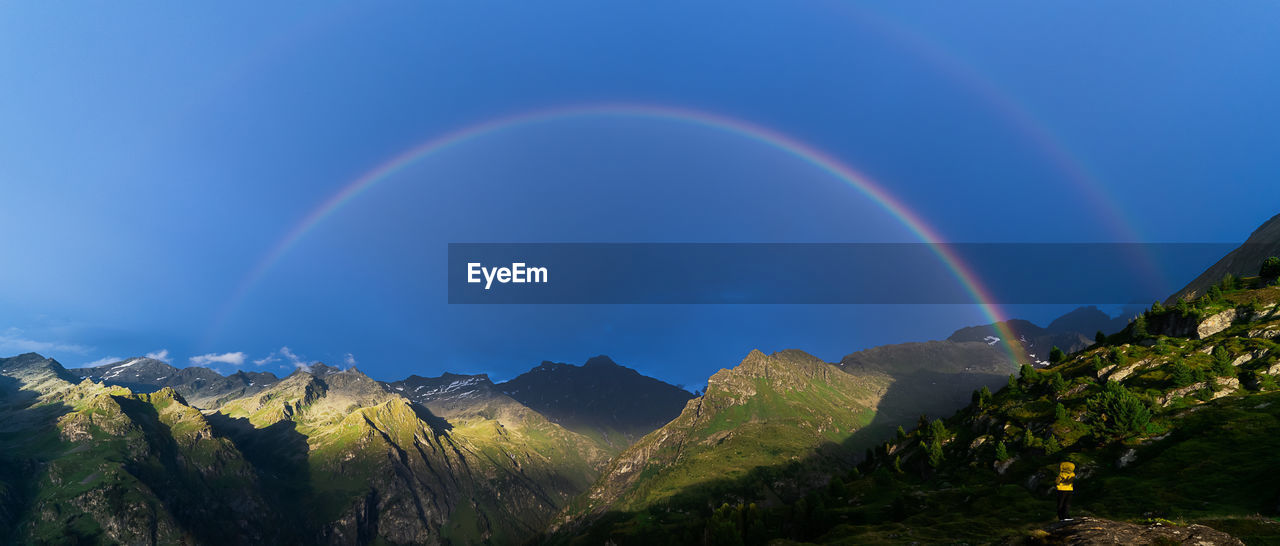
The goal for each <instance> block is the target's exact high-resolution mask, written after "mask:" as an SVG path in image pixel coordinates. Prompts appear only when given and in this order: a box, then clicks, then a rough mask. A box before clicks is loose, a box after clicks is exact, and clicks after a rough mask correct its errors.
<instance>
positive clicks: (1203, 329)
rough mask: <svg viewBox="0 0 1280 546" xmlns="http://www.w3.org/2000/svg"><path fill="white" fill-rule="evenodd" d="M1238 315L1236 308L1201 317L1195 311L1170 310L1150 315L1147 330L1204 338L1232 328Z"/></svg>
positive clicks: (1164, 334)
mask: <svg viewBox="0 0 1280 546" xmlns="http://www.w3.org/2000/svg"><path fill="white" fill-rule="evenodd" d="M1238 316H1239V313H1238V312H1237V311H1236V310H1235V309H1227V310H1225V311H1222V312H1220V313H1216V314H1214V315H1211V316H1208V317H1200V316H1199V315H1197V314H1194V313H1193V314H1189V315H1181V314H1179V313H1177V312H1175V311H1170V312H1167V313H1164V314H1161V315H1156V316H1153V317H1150V318H1149V319H1148V322H1149V324H1148V326H1147V330H1148V331H1149V332H1151V333H1152V334H1156V335H1163V336H1169V337H1185V338H1190V339H1204V338H1207V337H1209V336H1211V335H1214V334H1216V333H1218V332H1221V331H1223V330H1226V329H1227V328H1230V327H1231V325H1232V323H1234V321H1235V320H1236V318H1237V317H1238Z"/></svg>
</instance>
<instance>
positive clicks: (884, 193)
mask: <svg viewBox="0 0 1280 546" xmlns="http://www.w3.org/2000/svg"><path fill="white" fill-rule="evenodd" d="M580 117H629V118H646V119H656V120H668V121H673V122H679V123H686V124H691V125H696V126H701V127H706V128H708V129H713V130H717V131H722V132H726V133H730V134H733V135H737V136H739V137H742V138H746V139H748V140H752V141H755V142H759V143H761V144H764V145H767V146H770V147H772V148H775V149H778V150H781V151H784V152H786V153H788V154H790V155H791V156H793V157H795V158H797V159H800V160H802V161H804V162H806V163H808V164H809V165H811V166H813V167H815V168H817V169H819V170H821V171H823V172H826V173H827V174H829V175H831V176H833V177H835V178H836V179H838V180H841V181H843V182H845V183H846V184H849V185H850V186H853V187H854V188H856V189H857V190H858V191H860V192H861V193H862V194H863V195H865V196H866V197H867V198H869V199H871V200H872V201H873V202H875V203H876V204H877V205H878V206H880V207H881V208H883V209H884V210H885V211H886V212H888V213H889V214H890V215H891V216H893V217H894V218H895V219H897V220H898V221H899V222H901V223H902V225H903V226H905V227H906V228H907V229H908V230H910V231H911V232H912V233H913V234H914V235H915V236H916V237H918V238H919V239H920V240H921V241H922V242H924V243H927V244H928V245H929V247H930V248H931V249H932V251H933V253H934V254H936V255H937V257H938V259H939V260H941V261H942V263H943V264H944V265H946V267H947V268H948V269H949V270H950V271H951V272H952V274H953V275H954V276H955V278H956V279H957V280H958V281H959V282H960V284H961V285H962V286H963V287H964V289H965V290H966V291H967V292H968V293H969V295H970V296H971V297H972V298H973V300H974V302H975V303H977V304H978V305H979V306H980V307H981V309H982V312H983V314H984V315H986V316H987V318H988V319H990V320H991V322H993V323H996V324H997V330H998V333H999V335H1000V337H1001V338H1002V339H1003V340H1005V341H1006V348H1007V349H1008V351H1009V354H1010V356H1011V357H1013V359H1014V361H1015V362H1019V363H1021V362H1024V361H1025V360H1026V359H1025V357H1024V356H1023V353H1022V351H1021V348H1020V346H1019V344H1018V338H1017V337H1016V336H1015V335H1014V334H1013V333H1012V332H1011V331H1010V330H1009V329H1008V328H1007V327H1005V326H1004V325H1002V324H1000V323H1001V321H1003V320H1004V316H1003V313H1002V312H1001V311H1000V310H999V308H998V307H997V306H996V305H995V304H994V303H992V301H993V298H992V297H991V295H990V293H989V292H988V291H987V289H986V287H985V286H983V284H982V282H981V281H980V280H979V279H978V277H977V276H976V275H975V274H974V273H973V272H972V271H971V270H970V269H969V268H968V266H967V265H965V263H964V262H963V261H962V260H961V259H960V258H959V257H958V256H956V255H955V253H954V252H952V251H951V250H950V249H949V248H947V247H946V246H945V245H943V244H941V243H942V242H943V239H942V237H941V236H940V235H939V234H938V232H937V231H936V230H935V229H934V228H933V227H932V226H930V225H929V224H928V223H927V222H925V221H924V219H922V218H921V217H920V216H919V215H917V214H916V213H914V212H913V211H911V209H909V208H908V207H907V206H906V204H905V203H903V202H902V201H901V200H899V199H898V198H896V197H894V196H893V195H892V194H891V193H889V191H888V190H886V189H885V188H884V187H883V186H882V185H880V184H877V183H875V182H874V181H872V179H871V178H870V177H868V176H866V175H864V174H862V173H860V172H858V171H856V170H854V169H853V168H851V167H849V166H848V165H845V164H843V163H842V162H840V161H839V160H837V159H836V158H834V157H832V156H830V155H828V154H827V153H825V152H823V151H822V150H819V149H817V148H815V147H813V146H810V145H808V144H806V143H804V142H802V141H800V140H798V139H796V138H793V137H791V136H788V135H786V134H783V133H781V132H778V131H776V130H773V129H770V128H768V127H763V126H760V125H756V124H753V123H751V122H748V121H744V120H740V119H735V118H731V117H727V116H722V115H718V114H713V113H709V112H705V111H701V110H692V109H687V108H676V107H671V106H657V105H646V104H589V105H572V106H564V107H558V108H550V109H541V110H535V111H531V112H524V113H520V114H516V115H512V116H505V117H500V118H495V119H491V120H488V121H484V122H481V123H477V124H474V125H469V126H466V127H463V128H461V129H458V130H455V131H452V132H449V133H445V134H443V135H440V136H437V137H435V138H432V139H430V140H427V141H425V142H423V143H421V144H419V145H417V146H414V147H412V148H409V149H408V150H406V151H404V152H402V153H400V154H399V155H396V156H395V157H392V158H391V159H390V160H388V161H386V162H384V163H382V164H381V165H379V166H377V167H375V168H373V169H371V170H369V171H368V172H366V173H365V174H364V175H362V176H360V177H359V178H356V179H355V180H353V181H351V182H350V183H348V184H346V185H345V186H343V187H342V188H341V189H340V190H338V191H337V192H335V193H334V194H333V195H331V196H330V197H329V198H328V199H325V200H324V201H323V202H322V203H320V205H318V206H317V207H315V208H314V209H312V210H311V212H309V213H307V215H306V216H304V217H303V218H302V219H301V220H300V221H298V223H296V224H294V226H293V227H292V228H290V229H289V231H288V232H286V233H285V234H284V236H283V237H281V238H280V239H279V241H277V242H276V244H275V245H273V246H272V247H271V249H270V250H269V251H268V252H267V253H266V254H265V255H264V256H263V258H262V259H261V260H259V261H258V263H257V264H255V265H254V267H253V268H252V269H250V270H249V272H248V273H247V274H246V275H245V276H244V278H243V279H242V280H241V282H240V284H239V285H238V286H237V287H236V290H235V292H234V294H233V295H232V297H231V298H230V299H229V300H228V301H227V304H226V305H224V307H223V309H222V311H221V312H220V313H219V314H218V316H217V317H216V318H215V321H214V324H213V328H212V329H211V334H213V333H216V332H217V331H218V330H219V329H220V328H221V326H222V324H223V323H224V322H225V321H226V320H227V319H228V318H229V316H230V315H231V313H232V312H233V311H234V310H235V308H236V307H237V306H238V305H239V303H240V301H241V300H243V299H244V298H245V296H247V295H248V293H249V291H250V290H252V288H253V286H254V285H256V284H257V283H258V281H259V280H260V279H262V277H263V276H264V275H266V273H267V272H268V271H269V270H270V269H271V267H272V266H274V265H275V263H276V262H278V261H279V260H280V258H281V257H282V256H284V255H285V254H286V253H288V251H289V249H291V248H293V246H294V245H295V244H297V242H298V241H299V240H301V239H302V238H303V237H305V236H306V234H307V233H308V232H310V231H311V229H312V228H314V227H315V226H316V225H318V224H320V223H321V222H323V221H324V220H325V219H326V218H328V217H329V216H331V215H333V214H334V213H335V212H337V211H338V210H339V209H341V208H342V206H343V205H344V204H346V203H348V202H350V201H351V200H352V199H355V198H356V197H358V196H359V195H360V194H361V193H364V192H365V191H366V190H368V189H369V188H371V187H373V186H374V185H376V184H378V183H379V182H382V181H384V180H388V179H390V178H392V177H393V176H394V175H395V174H396V173H398V172H400V171H402V170H403V169H405V168H406V167H408V166H410V165H412V164H414V163H415V162H417V161H420V160H422V159H424V158H427V157H430V156H432V155H435V154H438V153H440V152H443V151H445V150H448V149H450V148H452V147H455V146H458V145H461V144H465V143H467V142H470V141H472V140H475V139H477V138H480V137H483V136H486V135H492V134H494V133H497V132H500V131H505V130H510V129H514V128H517V127H522V126H527V125H531V124H537V123H545V122H549V121H556V120H564V119H571V118H580Z"/></svg>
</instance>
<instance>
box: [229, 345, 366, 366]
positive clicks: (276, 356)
mask: <svg viewBox="0 0 1280 546" xmlns="http://www.w3.org/2000/svg"><path fill="white" fill-rule="evenodd" d="M281 360H287V361H289V363H290V364H292V365H293V367H295V368H298V369H301V370H302V371H306V372H309V371H311V365H310V364H307V361H306V359H304V358H302V357H300V356H298V355H297V353H294V352H293V350H291V349H289V347H288V346H285V347H281V348H280V350H278V351H272V352H271V354H269V355H267V356H265V357H262V358H259V359H257V360H254V361H253V363H254V364H255V365H258V366H266V365H267V364H271V363H272V362H280V361H281ZM353 361H354V358H353ZM280 368H281V369H286V370H287V369H288V366H284V365H281V366H280Z"/></svg>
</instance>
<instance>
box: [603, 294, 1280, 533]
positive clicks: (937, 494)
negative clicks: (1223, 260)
mask: <svg viewBox="0 0 1280 546" xmlns="http://www.w3.org/2000/svg"><path fill="white" fill-rule="evenodd" d="M1242 284H1243V285H1246V286H1255V287H1256V286H1258V284H1257V283H1255V282H1251V281H1250V282H1245V283H1242ZM1277 301H1280V288H1278V287H1269V288H1252V289H1229V290H1226V291H1225V292H1222V291H1221V290H1218V291H1213V293H1211V294H1210V295H1208V296H1206V297H1205V298H1202V299H1201V300H1197V301H1195V302H1189V303H1184V304H1179V305H1176V306H1173V307H1170V308H1163V307H1157V308H1155V309H1153V310H1152V311H1151V312H1149V313H1147V314H1146V315H1144V316H1143V318H1142V320H1141V321H1138V322H1136V323H1135V324H1134V325H1131V326H1130V328H1128V329H1126V330H1125V331H1124V332H1121V333H1119V334H1116V335H1113V336H1111V337H1110V338H1108V339H1107V340H1106V342H1105V343H1102V344H1100V345H1097V346H1094V347H1091V348H1089V349H1086V350H1084V351H1081V352H1079V353H1076V354H1074V355H1071V356H1069V357H1068V358H1066V359H1065V360H1064V361H1062V362H1061V363H1059V364H1057V365H1055V366H1053V367H1052V368H1050V369H1047V370H1035V369H1031V368H1025V369H1024V370H1023V371H1022V373H1021V374H1020V375H1019V376H1012V377H1010V379H1009V382H1008V385H1007V386H1006V387H1005V388H1003V389H1001V390H999V391H998V392H995V393H990V392H982V391H978V392H975V393H974V395H973V398H972V401H971V403H970V405H969V406H968V407H966V408H965V409H963V410H961V411H960V412H958V413H956V414H955V415H953V416H952V417H950V418H948V419H945V420H938V421H927V420H926V421H922V422H921V423H920V424H919V425H918V426H916V427H914V428H912V429H911V430H904V431H903V433H902V434H901V435H897V436H895V437H890V438H886V439H885V440H886V442H884V443H883V444H882V445H880V446H879V447H877V448H876V449H875V450H874V452H873V453H872V455H871V457H870V458H869V459H867V460H864V461H863V462H862V463H861V464H860V465H859V467H858V468H857V469H855V470H852V471H850V472H848V473H845V474H843V475H841V476H838V477H836V478H834V479H832V480H830V481H829V482H828V483H827V484H826V485H825V486H824V487H820V488H816V489H814V490H813V491H811V492H809V493H808V494H807V495H805V496H804V497H803V498H802V499H799V500H797V501H795V502H791V503H782V502H771V501H769V500H763V501H756V502H749V501H747V500H746V499H744V501H743V502H732V501H729V502H724V503H721V504H719V505H718V507H717V508H714V509H712V508H709V507H708V508H702V509H701V510H699V511H697V512H696V514H695V516H694V517H685V518H681V519H677V518H666V519H665V520H663V521H659V525H658V526H656V527H654V526H651V527H649V528H641V527H639V526H636V527H632V528H630V529H626V530H625V531H626V532H617V531H619V530H618V529H616V528H615V529H614V531H615V534H614V535H613V538H614V539H615V540H616V541H617V542H618V543H620V544H628V543H636V544H639V543H644V542H646V541H651V540H655V539H656V538H657V537H659V536H662V535H663V534H666V535H668V536H669V535H674V534H676V533H683V536H686V537H689V538H696V539H698V540H705V541H706V542H708V543H711V544H764V543H766V542H768V541H771V540H779V539H780V540H782V541H783V542H788V541H802V542H817V543H835V544H859V543H865V542H891V543H904V542H924V543H932V542H944V543H950V542H965V543H990V542H1000V541H1004V540H1014V541H1018V540H1034V537H1035V536H1036V534H1037V533H1038V532H1039V531H1038V529H1040V528H1041V527H1042V526H1044V524H1045V523H1047V522H1049V521H1052V519H1053V517H1054V516H1053V503H1052V497H1051V495H1050V489H1051V486H1052V478H1053V473H1054V469H1055V468H1056V466H1057V464H1058V463H1059V462H1061V461H1072V462H1075V463H1076V465H1077V475H1078V479H1077V486H1076V493H1075V500H1074V505H1075V507H1076V508H1075V512H1076V514H1085V515H1091V516H1096V517H1103V518H1111V519H1117V520H1128V521H1139V522H1142V521H1157V522H1162V523H1164V524H1165V525H1182V524H1188V523H1199V524H1205V525H1208V526H1210V527H1214V528H1216V529H1219V530H1222V531H1227V532H1229V533H1232V534H1233V535H1236V536H1238V537H1240V538H1242V539H1244V540H1245V541H1246V542H1247V543H1257V544H1271V543H1277V542H1280V523H1278V522H1277V519H1276V518H1277V515H1278V514H1280V473H1277V472H1275V462H1276V458H1275V453H1277V449H1280V385H1278V383H1277V377H1276V376H1277V374H1280V343H1278V342H1277V339H1278V338H1277V334H1278V333H1280V312H1278V311H1277V306H1276V302H1277ZM1144 329H1145V330H1146V331H1145V332H1143V330H1144ZM1170 333H1174V334H1178V335H1175V336H1170V335H1167V334H1170ZM662 525H666V527H662ZM655 529H657V531H655Z"/></svg>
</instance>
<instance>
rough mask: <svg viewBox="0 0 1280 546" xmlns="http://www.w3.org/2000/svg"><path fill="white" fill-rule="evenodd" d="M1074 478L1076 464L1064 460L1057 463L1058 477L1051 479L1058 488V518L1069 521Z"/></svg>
mask: <svg viewBox="0 0 1280 546" xmlns="http://www.w3.org/2000/svg"><path fill="white" fill-rule="evenodd" d="M1075 480H1076V465H1075V464H1073V463H1067V462H1064V463H1062V464H1060V465H1058V477H1057V479H1055V480H1054V481H1053V483H1054V486H1055V487H1057V489H1058V520H1059V521H1071V514H1070V513H1069V512H1070V511H1071V492H1072V490H1074V487H1072V483H1073V482H1075Z"/></svg>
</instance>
